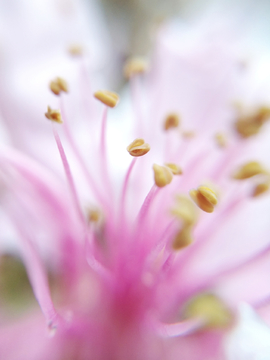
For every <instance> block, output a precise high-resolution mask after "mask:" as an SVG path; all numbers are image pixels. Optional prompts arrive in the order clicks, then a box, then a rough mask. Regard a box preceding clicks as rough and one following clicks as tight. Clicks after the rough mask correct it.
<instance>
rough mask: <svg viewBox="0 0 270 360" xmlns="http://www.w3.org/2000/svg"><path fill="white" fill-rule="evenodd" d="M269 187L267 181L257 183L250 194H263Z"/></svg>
mask: <svg viewBox="0 0 270 360" xmlns="http://www.w3.org/2000/svg"><path fill="white" fill-rule="evenodd" d="M269 188H270V183H269V182H264V183H260V184H257V185H256V186H255V188H254V189H253V192H252V196H253V197H257V196H259V195H261V194H264V193H265V192H267V191H268V190H269Z"/></svg>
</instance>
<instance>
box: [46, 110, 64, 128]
mask: <svg viewBox="0 0 270 360" xmlns="http://www.w3.org/2000/svg"><path fill="white" fill-rule="evenodd" d="M45 116H46V118H47V119H49V120H51V121H54V122H57V123H59V124H62V123H63V120H62V116H61V113H60V110H53V109H51V108H50V106H48V110H47V112H46V113H45Z"/></svg>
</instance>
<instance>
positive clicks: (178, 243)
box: [172, 226, 193, 250]
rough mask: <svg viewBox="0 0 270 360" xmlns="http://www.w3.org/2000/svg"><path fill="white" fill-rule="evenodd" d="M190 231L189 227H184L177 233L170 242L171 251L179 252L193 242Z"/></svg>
mask: <svg viewBox="0 0 270 360" xmlns="http://www.w3.org/2000/svg"><path fill="white" fill-rule="evenodd" d="M191 230H192V227H191V226H184V227H183V228H182V229H181V230H179V231H178V232H177V234H176V235H175V238H174V240H173V242H172V248H173V250H181V249H183V248H185V247H187V246H188V245H190V244H191V243H192V242H193V237H192V234H191Z"/></svg>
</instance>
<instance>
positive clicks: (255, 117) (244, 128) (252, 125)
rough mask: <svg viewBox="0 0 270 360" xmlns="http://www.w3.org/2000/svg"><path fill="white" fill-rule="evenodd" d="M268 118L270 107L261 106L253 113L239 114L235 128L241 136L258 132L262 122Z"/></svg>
mask: <svg viewBox="0 0 270 360" xmlns="http://www.w3.org/2000/svg"><path fill="white" fill-rule="evenodd" d="M269 118H270V108H269V107H266V106H262V107H261V108H259V109H258V110H257V111H256V112H255V113H254V114H252V115H248V116H240V117H239V118H238V119H237V121H236V123H235V129H236V131H237V132H238V134H239V135H240V136H242V137H243V138H247V137H250V136H252V135H256V134H258V132H259V131H260V129H261V127H262V126H263V124H264V123H265V122H266V121H267V120H269Z"/></svg>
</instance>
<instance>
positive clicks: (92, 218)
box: [87, 209, 101, 223]
mask: <svg viewBox="0 0 270 360" xmlns="http://www.w3.org/2000/svg"><path fill="white" fill-rule="evenodd" d="M87 219H88V221H89V222H90V223H98V222H99V221H100V219H101V212H100V210H98V209H88V211H87Z"/></svg>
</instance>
